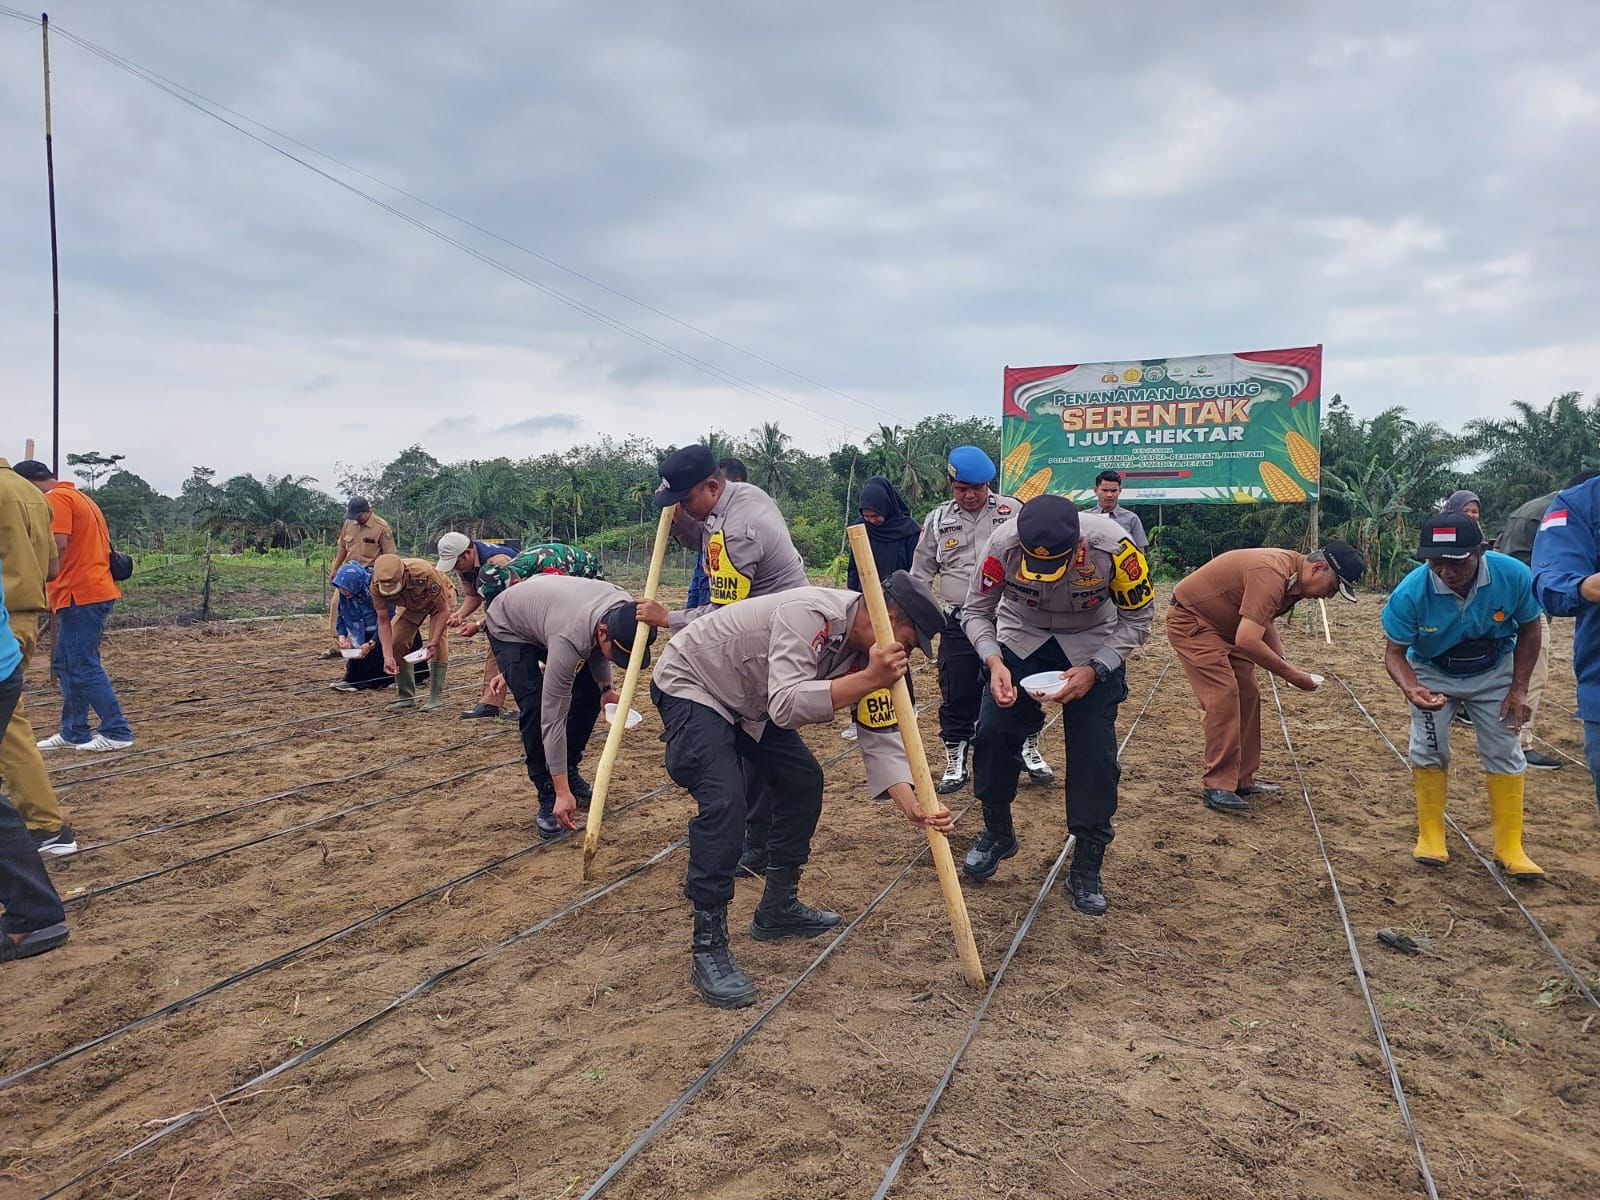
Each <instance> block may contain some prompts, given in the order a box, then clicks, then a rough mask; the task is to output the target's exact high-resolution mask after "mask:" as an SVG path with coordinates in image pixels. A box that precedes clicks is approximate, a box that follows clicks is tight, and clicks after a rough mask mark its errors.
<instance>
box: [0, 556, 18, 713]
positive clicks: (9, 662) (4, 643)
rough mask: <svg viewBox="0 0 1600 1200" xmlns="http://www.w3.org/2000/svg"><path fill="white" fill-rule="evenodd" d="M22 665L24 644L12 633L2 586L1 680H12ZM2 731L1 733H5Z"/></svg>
mask: <svg viewBox="0 0 1600 1200" xmlns="http://www.w3.org/2000/svg"><path fill="white" fill-rule="evenodd" d="M21 665H22V644H21V643H20V642H18V641H17V637H16V634H14V633H12V632H11V615H10V614H9V613H7V612H6V589H5V585H4V584H0V680H6V679H10V678H11V675H12V672H14V671H15V670H16V669H17V668H18V667H20V666H21ZM4 732H5V731H4V730H0V733H4Z"/></svg>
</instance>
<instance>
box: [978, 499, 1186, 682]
mask: <svg viewBox="0 0 1600 1200" xmlns="http://www.w3.org/2000/svg"><path fill="white" fill-rule="evenodd" d="M1021 567H1022V546H1021V543H1020V542H1019V540H1018V537H1017V523H1016V521H1015V520H1011V521H1008V522H1006V524H1004V525H1003V526H1001V527H1000V528H999V529H997V530H996V531H995V533H994V536H993V537H991V538H990V539H989V544H988V546H987V547H986V548H985V550H984V557H983V565H982V566H981V567H980V568H979V570H978V574H977V576H976V577H975V578H974V579H973V581H972V586H971V587H970V588H969V589H968V591H967V599H966V603H965V604H963V605H962V608H961V624H962V628H963V629H964V630H965V631H966V635H967V638H968V640H970V641H971V642H972V645H973V647H974V648H975V649H976V650H977V652H978V655H979V656H980V657H981V658H984V659H988V657H989V656H990V655H991V654H999V653H1000V646H1001V643H1004V644H1005V646H1006V648H1007V649H1008V650H1010V651H1011V652H1012V653H1013V654H1015V655H1016V656H1017V657H1018V658H1027V657H1028V656H1029V655H1030V654H1032V653H1033V652H1034V651H1035V650H1037V649H1038V648H1039V647H1040V646H1042V645H1044V644H1045V642H1046V641H1048V640H1049V639H1050V638H1052V637H1053V638H1055V640H1056V642H1057V643H1058V644H1059V645H1060V646H1061V649H1062V651H1063V652H1064V653H1065V654H1066V656H1067V658H1068V659H1069V660H1070V661H1071V662H1072V663H1073V664H1074V665H1076V666H1082V665H1085V664H1087V663H1088V662H1089V661H1090V660H1091V659H1093V660H1094V661H1096V662H1098V663H1100V664H1102V665H1103V666H1104V667H1105V668H1106V669H1107V670H1112V671H1114V670H1116V669H1117V667H1119V666H1121V665H1122V660H1123V659H1125V658H1126V657H1127V656H1128V655H1129V654H1130V653H1132V652H1133V651H1134V650H1136V649H1138V648H1139V647H1140V646H1142V645H1144V643H1145V641H1146V640H1147V639H1148V638H1149V636H1150V623H1151V621H1152V619H1153V618H1154V615H1155V606H1154V604H1152V603H1151V602H1152V601H1153V600H1154V599H1155V594H1156V593H1155V584H1154V583H1153V582H1152V581H1151V579H1150V565H1149V564H1148V563H1147V562H1146V561H1145V557H1144V555H1143V554H1142V553H1141V552H1140V550H1139V548H1138V547H1137V546H1135V545H1134V544H1133V542H1132V540H1131V539H1129V538H1128V537H1127V535H1126V534H1124V533H1123V531H1122V527H1121V526H1120V525H1118V524H1117V523H1116V522H1115V521H1113V520H1112V519H1111V518H1110V517H1106V516H1102V515H1100V514H1098V513H1084V514H1083V515H1081V516H1080V517H1079V518H1078V545H1077V548H1076V549H1075V550H1073V552H1072V555H1071V557H1070V558H1069V559H1068V560H1067V569H1066V572H1065V573H1064V574H1063V575H1062V577H1061V578H1060V579H1058V580H1056V581H1054V582H1052V583H1040V582H1037V581H1034V580H1028V579H1024V578H1022V574H1021Z"/></svg>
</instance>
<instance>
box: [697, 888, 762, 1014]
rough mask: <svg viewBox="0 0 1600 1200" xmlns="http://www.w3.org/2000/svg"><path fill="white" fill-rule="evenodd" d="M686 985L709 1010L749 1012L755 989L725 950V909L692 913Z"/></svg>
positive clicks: (726, 946) (706, 909)
mask: <svg viewBox="0 0 1600 1200" xmlns="http://www.w3.org/2000/svg"><path fill="white" fill-rule="evenodd" d="M689 982H690V983H692V984H694V986H695V990H696V991H698V992H699V993H700V995H701V998H702V999H704V1000H705V1002H706V1003H707V1004H709V1005H711V1007H712V1008H749V1007H750V1005H752V1004H754V1003H755V1002H756V985H755V984H753V983H751V982H750V977H749V976H747V975H746V974H745V973H744V972H743V971H741V970H739V964H738V963H736V962H734V961H733V954H732V953H731V952H730V951H729V950H728V909H727V906H726V905H724V906H723V907H721V908H696V909H695V910H694V950H693V953H692V954H691V955H690V967H689Z"/></svg>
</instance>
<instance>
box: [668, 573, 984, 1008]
mask: <svg viewBox="0 0 1600 1200" xmlns="http://www.w3.org/2000/svg"><path fill="white" fill-rule="evenodd" d="M884 594H885V599H886V601H887V604H888V608H889V617H890V620H891V622H892V623H893V626H894V632H895V641H896V643H897V644H896V645H892V646H884V647H880V646H878V645H877V641H876V638H875V637H874V634H873V630H872V619H871V617H870V616H869V614H868V612H867V606H866V602H865V601H864V600H863V599H862V597H861V596H860V595H859V594H858V593H856V592H848V591H841V590H838V589H834V588H819V587H810V586H807V587H803V588H795V589H791V590H789V591H785V592H780V593H777V594H774V595H769V596H762V597H758V598H755V599H751V600H745V601H743V602H741V603H739V604H736V605H734V606H732V607H731V608H726V609H722V610H720V611H717V612H714V613H713V614H711V615H710V616H708V617H706V618H705V619H704V620H699V621H695V622H694V623H692V624H691V625H689V626H688V627H687V628H686V629H684V630H683V631H682V632H680V633H678V634H676V635H675V636H674V637H673V639H672V641H671V642H670V643H668V645H667V648H666V650H665V651H663V652H662V655H661V662H660V664H659V665H658V666H657V667H656V671H655V678H654V682H653V683H652V685H651V688H650V696H651V699H652V700H654V701H655V704H656V707H657V708H658V709H659V710H660V712H661V719H662V722H663V724H664V725H665V726H666V734H665V740H666V743H667V754H666V763H667V773H668V774H669V775H670V776H671V777H672V780H673V782H675V783H677V784H678V785H679V786H680V787H683V788H686V789H687V790H688V791H689V793H690V795H692V796H693V797H694V799H695V803H696V805H697V806H698V813H697V814H696V816H695V817H694V818H693V819H691V820H690V822H689V866H688V878H687V881H686V883H685V885H684V894H685V895H686V896H687V897H688V899H689V901H690V902H691V903H692V904H693V905H694V942H693V950H692V955H691V963H692V966H691V970H690V981H691V982H692V983H693V984H694V986H695V987H696V988H697V989H698V990H699V992H700V994H701V996H702V997H703V998H704V999H705V1001H706V1003H707V1004H710V1005H711V1006H712V1007H714V1008H744V1007H746V1006H748V1005H750V1004H753V1003H754V1002H755V1000H756V989H755V985H754V984H753V983H751V982H750V979H749V978H748V977H747V976H746V975H745V974H744V972H743V971H741V970H740V969H739V967H738V965H737V964H736V963H735V962H734V960H733V955H732V952H731V951H730V950H729V947H728V917H727V912H728V901H729V900H730V899H732V897H733V881H734V872H735V870H736V869H737V868H738V865H739V851H740V847H741V845H742V844H743V838H742V830H743V826H744V818H745V811H744V810H745V786H744V775H741V770H740V767H741V763H742V764H744V765H745V771H746V774H748V773H749V771H750V768H752V767H753V768H754V769H755V771H756V772H758V773H759V774H760V775H761V777H762V778H764V779H765V780H766V781H767V788H768V792H769V799H770V803H771V809H772V826H771V837H770V841H769V846H768V850H769V861H768V864H767V868H766V890H765V891H764V893H763V894H762V897H761V903H760V905H759V906H758V907H757V909H756V913H755V917H754V919H753V920H752V921H751V923H750V935H751V936H752V937H754V938H757V939H758V940H762V941H766V940H769V939H774V938H782V937H815V936H817V935H818V934H821V933H826V932H827V931H828V930H830V929H832V928H834V927H835V926H837V925H838V924H839V921H840V918H839V914H838V913H833V912H827V911H825V910H822V909H816V908H812V907H811V906H810V905H808V904H805V903H803V902H802V901H801V900H800V898H799V895H798V890H799V884H800V873H801V869H802V868H803V867H804V866H805V864H806V861H807V859H808V858H809V857H810V854H811V837H812V834H813V833H814V832H815V831H816V827H817V819H818V817H819V816H820V815H821V813H822V789H823V777H822V768H821V767H820V766H819V765H818V764H817V760H816V758H815V757H814V756H813V755H812V753H811V751H810V750H809V749H808V748H807V747H806V744H805V742H804V741H802V740H801V738H800V735H799V733H798V732H797V731H798V730H799V729H800V728H801V727H802V726H804V725H818V724H827V723H830V722H831V721H832V720H833V715H834V713H835V712H837V711H840V710H842V709H845V708H853V709H854V710H855V712H856V718H857V721H858V722H859V724H860V727H861V729H860V733H859V735H858V737H857V744H858V745H859V746H860V747H861V755H862V759H863V761H864V763H865V765H866V773H867V791H868V792H869V794H871V795H873V796H882V795H884V794H885V793H887V794H888V796H889V798H890V799H892V800H893V801H894V803H895V805H896V807H898V808H899V809H900V811H901V813H903V814H904V815H905V817H906V819H907V820H908V821H910V822H911V823H912V824H913V825H916V826H917V827H919V828H923V827H930V828H933V829H935V830H937V831H938V832H940V833H944V834H948V833H949V832H950V831H951V830H952V828H953V827H954V820H953V819H952V818H951V816H950V812H949V810H948V809H946V808H944V807H943V806H940V808H939V811H938V812H937V813H935V814H933V815H932V816H925V815H924V814H923V812H922V809H921V807H920V806H919V805H918V803H917V796H916V791H915V789H914V788H913V786H912V778H911V768H910V764H909V763H908V762H907V760H906V754H905V747H904V745H903V744H902V742H901V740H900V735H899V732H898V728H897V725H896V721H895V714H894V703H893V701H892V700H891V699H890V696H889V692H888V688H889V686H890V685H891V684H893V683H894V681H895V680H896V679H899V678H901V677H902V676H904V675H905V673H906V671H907V669H908V662H909V659H908V655H909V653H910V651H911V650H912V648H914V647H918V648H920V649H921V650H922V652H923V654H925V655H926V654H929V653H930V651H931V650H932V647H933V636H934V635H935V634H936V633H938V632H939V630H940V629H941V628H943V626H944V618H943V615H942V614H941V613H940V611H939V606H938V604H937V603H936V602H935V601H934V599H933V595H932V593H930V592H929V591H928V589H927V586H926V585H924V584H922V583H919V582H918V581H916V580H914V579H912V578H911V576H910V575H908V574H906V573H905V572H904V571H896V572H895V573H894V574H893V575H891V576H890V577H889V579H888V580H887V581H886V583H885V586H884Z"/></svg>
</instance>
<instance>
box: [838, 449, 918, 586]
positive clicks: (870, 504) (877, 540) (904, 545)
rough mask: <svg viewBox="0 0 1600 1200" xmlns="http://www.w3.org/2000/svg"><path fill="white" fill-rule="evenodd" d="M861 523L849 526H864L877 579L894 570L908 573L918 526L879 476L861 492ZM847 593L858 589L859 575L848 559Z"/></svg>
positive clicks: (909, 510)
mask: <svg viewBox="0 0 1600 1200" xmlns="http://www.w3.org/2000/svg"><path fill="white" fill-rule="evenodd" d="M860 512H861V520H860V521H852V522H850V523H851V524H852V525H865V526H866V527H867V541H868V542H870V543H871V544H872V561H873V562H875V563H877V564H878V578H879V579H887V578H889V576H890V575H891V574H893V573H894V572H895V571H909V570H910V569H911V559H912V556H913V555H914V554H916V552H917V539H918V538H919V537H920V536H921V535H922V526H920V525H918V524H917V522H916V521H915V520H914V519H913V518H912V516H911V509H910V508H909V507H908V506H907V505H906V502H905V500H904V499H902V498H901V496H900V493H899V492H897V491H895V487H894V484H892V483H890V482H889V481H888V480H887V479H885V478H884V477H883V476H882V475H874V476H873V477H872V478H871V479H869V480H867V482H866V484H865V485H864V486H863V487H862V489H861V505H860ZM848 584H849V587H850V590H851V591H853V592H859V591H860V590H861V576H860V575H858V574H857V573H856V560H855V559H854V557H852V558H851V559H850V570H849V577H848Z"/></svg>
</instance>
